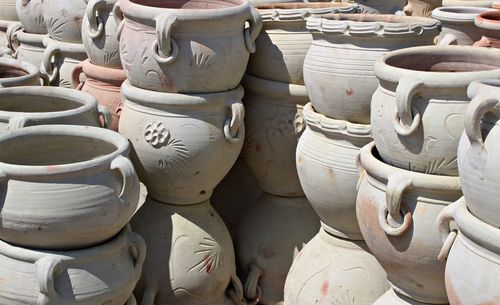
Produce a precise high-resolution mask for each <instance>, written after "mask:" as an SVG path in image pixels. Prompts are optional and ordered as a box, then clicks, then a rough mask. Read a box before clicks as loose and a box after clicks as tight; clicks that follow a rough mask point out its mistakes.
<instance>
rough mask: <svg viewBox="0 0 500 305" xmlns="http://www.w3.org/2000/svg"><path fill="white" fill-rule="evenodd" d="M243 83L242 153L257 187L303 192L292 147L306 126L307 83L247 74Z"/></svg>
mask: <svg viewBox="0 0 500 305" xmlns="http://www.w3.org/2000/svg"><path fill="white" fill-rule="evenodd" d="M243 86H244V87H245V90H246V93H245V98H244V100H243V102H244V103H245V109H246V118H245V125H246V128H247V133H246V134H247V136H246V139H245V147H244V149H243V157H244V158H245V160H246V161H247V163H248V165H249V166H250V169H252V171H253V173H254V174H255V177H256V178H257V182H258V183H259V187H260V188H261V189H262V190H264V191H265V192H268V193H271V194H274V195H278V196H303V194H304V192H303V190H302V187H301V186H300V181H299V177H298V175H297V166H296V164H295V162H296V161H295V151H296V148H297V143H298V140H299V137H300V135H301V134H302V131H304V128H305V124H304V120H303V118H302V108H303V105H305V104H306V103H307V102H308V99H309V98H308V96H307V91H306V87H305V86H301V85H291V84H287V83H278V82H273V81H268V80H264V79H261V78H256V77H252V76H250V75H246V76H245V78H244V80H243Z"/></svg>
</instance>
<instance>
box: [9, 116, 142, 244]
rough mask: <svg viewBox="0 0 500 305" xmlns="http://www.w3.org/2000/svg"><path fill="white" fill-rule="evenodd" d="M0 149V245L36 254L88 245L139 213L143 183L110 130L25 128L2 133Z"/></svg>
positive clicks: (118, 137) (126, 150) (126, 147)
mask: <svg viewBox="0 0 500 305" xmlns="http://www.w3.org/2000/svg"><path fill="white" fill-rule="evenodd" d="M0 148H1V153H0V157H1V158H0V159H1V160H2V162H0V181H1V186H0V192H1V193H2V197H1V198H2V200H1V201H2V223H1V226H0V238H1V239H2V240H4V241H7V242H11V243H14V244H17V245H21V246H25V247H30V248H38V249H58V250H61V249H79V248H84V247H89V246H92V245H95V244H98V243H102V242H104V241H106V240H108V239H109V238H111V237H113V236H114V235H116V234H117V233H118V232H119V231H120V230H121V229H122V228H123V227H124V226H125V225H126V224H127V223H128V221H129V220H130V218H131V217H132V214H133V213H134V211H135V210H136V207H137V204H138V202H139V187H140V185H139V180H138V178H137V175H136V172H135V170H134V166H133V165H132V163H131V161H130V160H129V159H128V154H129V149H130V144H129V143H128V141H127V139H125V138H124V137H123V136H121V135H119V134H117V133H115V132H113V131H110V130H106V129H101V128H96V127H89V126H70V125H43V126H35V127H27V128H22V129H19V130H15V131H12V132H9V133H7V134H4V135H2V136H0ZM28 150H29V151H30V154H19V152H20V151H28ZM110 219H113V221H110ZM76 228H77V229H76Z"/></svg>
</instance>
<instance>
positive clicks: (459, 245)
mask: <svg viewBox="0 0 500 305" xmlns="http://www.w3.org/2000/svg"><path fill="white" fill-rule="evenodd" d="M468 204H469V202H466V201H465V200H464V199H463V198H462V199H460V200H458V201H457V202H455V203H454V204H452V205H450V206H448V207H447V208H446V209H444V210H443V211H442V212H441V214H440V215H439V218H438V224H439V229H440V231H441V236H442V238H443V242H444V243H445V245H444V246H443V250H442V252H441V253H442V257H443V258H444V257H446V256H447V257H448V259H447V261H446V273H445V277H446V291H447V292H448V297H449V300H450V305H461V304H467V305H482V304H495V303H496V302H497V301H498V299H499V298H500V290H499V289H498V285H497V283H498V275H499V274H500V273H499V272H500V246H499V245H500V229H499V228H498V227H494V226H490V225H488V224H487V223H484V222H482V221H481V220H479V219H478V218H476V217H474V216H473V215H472V214H471V213H470V212H469V211H468V210H467V205H468ZM451 220H453V221H454V222H455V224H456V226H458V234H457V230H456V229H453V230H450V221H451ZM450 247H451V250H450ZM478 292H480V293H478Z"/></svg>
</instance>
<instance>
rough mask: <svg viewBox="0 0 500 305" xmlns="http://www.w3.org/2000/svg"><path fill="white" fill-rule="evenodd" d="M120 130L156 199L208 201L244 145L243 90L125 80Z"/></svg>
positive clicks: (141, 175)
mask: <svg viewBox="0 0 500 305" xmlns="http://www.w3.org/2000/svg"><path fill="white" fill-rule="evenodd" d="M122 95H123V98H124V105H123V110H122V113H121V117H120V126H119V131H120V133H121V134H123V135H125V136H126V137H127V138H129V139H130V141H131V142H132V145H133V146H134V150H135V153H136V154H137V160H135V162H136V164H135V165H136V168H138V172H139V176H140V177H141V181H143V182H144V184H146V186H147V187H148V190H149V194H150V195H151V196H152V197H153V198H155V199H156V200H159V201H162V202H168V203H174V204H193V203H199V202H203V201H206V200H208V198H210V196H211V194H212V191H213V189H214V188H215V186H216V185H217V184H218V183H219V182H220V181H221V180H222V178H224V176H225V175H226V174H227V173H228V172H229V170H230V169H231V167H232V166H233V164H234V162H236V159H237V158H238V155H239V153H240V151H241V147H242V146H243V139H244V136H245V127H244V123H243V119H244V108H243V104H242V103H241V101H240V100H241V98H242V96H243V89H242V88H241V87H238V88H237V89H236V90H233V91H228V92H221V93H213V94H200V95H183V94H173V93H160V92H151V91H147V90H143V89H138V88H136V87H133V86H132V85H130V83H129V82H128V81H125V82H124V83H123V85H122Z"/></svg>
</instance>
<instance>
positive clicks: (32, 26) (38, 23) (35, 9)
mask: <svg viewBox="0 0 500 305" xmlns="http://www.w3.org/2000/svg"><path fill="white" fill-rule="evenodd" d="M16 11H17V16H18V17H19V21H20V22H21V24H22V25H23V28H24V30H25V31H26V32H27V33H32V34H47V25H46V24H45V20H44V19H43V1H42V0H28V1H26V0H16Z"/></svg>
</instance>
